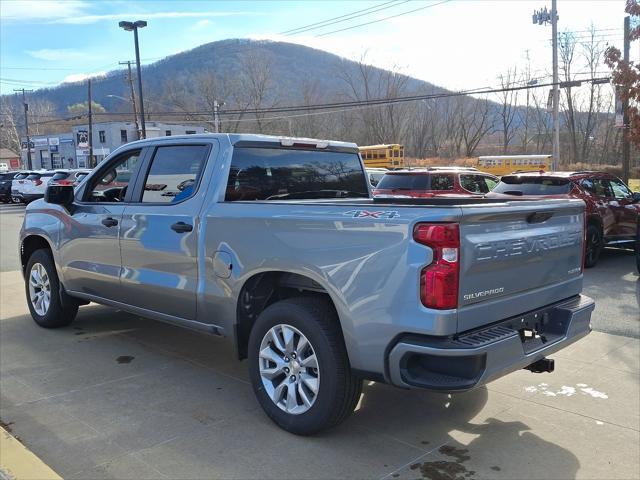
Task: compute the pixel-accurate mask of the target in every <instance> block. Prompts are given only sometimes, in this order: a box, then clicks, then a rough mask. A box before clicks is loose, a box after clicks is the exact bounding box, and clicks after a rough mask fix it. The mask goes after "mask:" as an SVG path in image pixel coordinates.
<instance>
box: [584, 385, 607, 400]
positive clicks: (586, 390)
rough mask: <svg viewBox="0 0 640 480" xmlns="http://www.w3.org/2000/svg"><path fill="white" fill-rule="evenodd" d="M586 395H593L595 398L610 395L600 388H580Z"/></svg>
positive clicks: (605, 397)
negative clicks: (599, 389)
mask: <svg viewBox="0 0 640 480" xmlns="http://www.w3.org/2000/svg"><path fill="white" fill-rule="evenodd" d="M580 390H581V391H582V392H583V393H584V394H585V395H591V396H592V397H593V398H604V399H607V398H609V395H607V394H606V393H603V392H599V391H598V390H594V389H593V388H591V387H587V388H581V389H580Z"/></svg>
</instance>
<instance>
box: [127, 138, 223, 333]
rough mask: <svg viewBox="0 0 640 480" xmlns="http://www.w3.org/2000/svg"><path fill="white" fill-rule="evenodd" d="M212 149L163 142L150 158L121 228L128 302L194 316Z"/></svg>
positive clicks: (137, 184) (200, 145)
mask: <svg viewBox="0 0 640 480" xmlns="http://www.w3.org/2000/svg"><path fill="white" fill-rule="evenodd" d="M210 150H211V145H210V144H203V143H189V142H184V143H181V144H172V143H163V144H162V145H159V146H156V147H154V148H153V149H152V151H150V152H149V155H148V156H147V157H146V159H145V162H144V165H143V168H142V171H141V172H142V173H141V175H140V176H139V179H138V181H137V182H136V186H135V188H134V192H133V198H134V199H135V202H133V203H132V204H131V205H128V206H127V207H126V208H125V210H124V213H123V216H122V227H121V229H120V247H121V253H122V265H123V268H122V274H121V277H120V278H121V283H122V289H123V292H124V295H125V303H127V304H129V305H132V306H136V307H140V308H144V309H147V310H150V311H153V312H159V313H162V314H165V315H170V316H173V317H179V318H181V319H187V320H195V318H196V294H197V287H198V263H197V259H198V214H199V211H200V208H201V207H202V204H203V198H204V194H205V193H206V187H207V185H204V184H203V185H201V177H202V172H203V170H204V166H205V163H206V160H207V157H208V156H209V152H210Z"/></svg>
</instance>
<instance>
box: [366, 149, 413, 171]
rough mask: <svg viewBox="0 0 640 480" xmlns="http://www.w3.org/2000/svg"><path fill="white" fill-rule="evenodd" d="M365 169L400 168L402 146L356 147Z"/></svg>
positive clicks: (402, 162)
mask: <svg viewBox="0 0 640 480" xmlns="http://www.w3.org/2000/svg"><path fill="white" fill-rule="evenodd" d="M358 148H359V150H360V155H361V156H362V160H363V161H364V164H365V166H366V167H367V168H402V167H404V166H405V163H404V145H399V144H397V143H392V144H389V145H367V146H363V147H358Z"/></svg>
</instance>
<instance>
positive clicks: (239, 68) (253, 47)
mask: <svg viewBox="0 0 640 480" xmlns="http://www.w3.org/2000/svg"><path fill="white" fill-rule="evenodd" d="M251 63H254V64H255V63H258V64H260V65H259V67H260V68H262V69H266V70H268V77H269V78H268V81H269V83H270V84H271V87H272V88H270V89H269V92H267V95H266V98H264V99H263V101H265V102H266V104H268V105H271V104H273V103H274V102H277V104H278V105H297V104H299V103H300V102H302V101H304V100H305V98H304V97H305V92H306V93H309V92H310V91H312V94H313V97H314V99H315V101H314V102H313V103H317V102H326V101H332V100H336V99H338V98H346V97H345V94H346V92H347V91H349V88H350V86H349V85H348V84H347V82H345V80H344V79H343V78H341V77H344V76H345V75H346V76H351V77H352V78H354V79H359V78H361V75H360V73H359V68H360V64H359V63H358V62H354V61H351V60H348V59H345V58H341V57H339V56H337V55H334V54H331V53H328V52H325V51H321V50H316V49H313V48H309V47H305V46H302V45H297V44H292V43H285V42H271V41H254V40H243V39H233V40H222V41H217V42H212V43H207V44H205V45H201V46H199V47H197V48H194V49H192V50H189V51H186V52H181V53H178V54H176V55H172V56H169V57H166V58H164V59H162V60H160V61H157V62H155V63H153V64H150V65H146V66H143V67H142V78H143V82H144V95H145V104H146V103H147V102H146V101H147V100H149V101H151V100H156V101H157V102H160V103H163V104H164V103H167V100H166V96H167V95H166V89H167V84H168V83H171V84H172V85H174V86H175V85H176V84H178V85H179V86H180V91H181V93H183V94H187V95H188V94H192V95H194V94H197V93H198V92H197V86H196V85H194V84H193V83H191V82H190V79H194V78H196V77H199V76H203V75H205V76H206V75H210V76H212V77H214V78H215V80H216V81H217V82H218V84H223V83H224V84H226V85H224V86H221V87H220V89H221V90H223V91H224V90H227V91H228V90H229V85H232V84H233V83H234V82H235V83H239V80H238V81H237V82H236V79H240V78H241V77H246V75H247V72H246V70H247V65H248V64H251ZM254 67H255V65H254ZM248 68H249V69H251V67H248ZM367 69H368V70H367V72H368V75H369V76H370V77H371V78H376V79H378V78H381V77H383V76H384V75H389V74H390V72H387V71H385V70H382V69H379V68H376V67H370V66H367ZM250 73H251V74H253V75H255V76H257V77H260V76H261V74H262V73H264V72H255V71H254V72H250ZM134 77H135V71H134ZM400 78H402V80H403V81H404V82H405V84H404V89H403V93H404V94H413V93H437V92H443V91H444V90H443V89H441V88H438V87H436V86H434V85H432V84H430V83H428V82H425V81H422V80H418V79H415V78H411V77H405V76H400ZM125 79H126V70H116V71H112V72H109V73H108V74H107V75H106V76H104V77H98V78H94V79H93V81H92V83H93V85H92V89H93V100H94V101H96V102H98V103H100V104H102V105H103V106H104V107H105V108H106V110H107V111H109V112H117V111H119V110H120V111H122V110H123V107H124V109H125V110H126V109H127V108H128V106H127V104H123V101H122V100H120V99H118V98H114V97H109V96H108V95H117V96H121V97H126V98H128V97H129V86H128V83H127V82H126V80H125ZM245 81H246V78H245ZM376 81H377V80H376ZM361 93H362V92H361ZM237 95H238V92H233V94H232V96H237ZM376 96H377V95H375V94H374V95H370V97H376ZM31 98H32V99H36V100H47V101H50V102H52V103H53V104H54V105H55V108H56V111H57V113H59V114H61V115H64V114H66V107H67V106H68V105H72V104H75V103H81V102H85V101H86V100H87V86H86V82H79V83H67V84H62V85H60V86H57V87H54V88H46V89H40V90H37V91H35V92H33V94H31ZM221 100H224V101H226V102H227V103H228V104H229V103H238V102H233V100H232V99H221ZM196 103H197V102H196ZM195 106H199V107H202V105H195ZM149 108H152V109H153V108H155V110H159V109H162V108H161V107H159V106H158V104H156V105H155V106H154V105H151V102H150V105H149ZM165 110H166V109H165Z"/></svg>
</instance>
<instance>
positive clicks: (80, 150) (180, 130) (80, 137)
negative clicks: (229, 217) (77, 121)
mask: <svg viewBox="0 0 640 480" xmlns="http://www.w3.org/2000/svg"><path fill="white" fill-rule="evenodd" d="M92 128H93V136H92V137H93V156H94V157H95V159H96V163H100V162H101V161H102V160H104V159H105V158H106V157H107V156H108V155H109V154H110V153H111V152H113V151H114V150H115V149H116V148H118V147H120V146H121V145H124V144H125V143H129V142H133V141H134V140H138V131H137V129H136V124H135V123H133V122H104V123H94V124H93V126H92ZM146 130H147V138H155V137H164V136H173V135H190V134H196V133H205V132H206V130H205V129H204V127H200V126H191V125H179V124H173V123H162V122H147V123H146ZM21 144H22V151H21V152H20V155H21V161H22V165H23V166H24V167H25V168H27V139H26V137H23V138H22V139H21ZM88 166H89V125H76V126H74V127H73V128H72V129H71V133H55V134H50V135H32V136H31V168H32V169H34V170H38V169H46V170H51V169H56V168H85V167H88Z"/></svg>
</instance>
